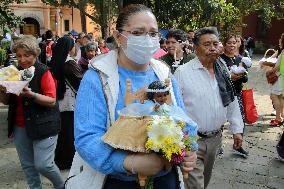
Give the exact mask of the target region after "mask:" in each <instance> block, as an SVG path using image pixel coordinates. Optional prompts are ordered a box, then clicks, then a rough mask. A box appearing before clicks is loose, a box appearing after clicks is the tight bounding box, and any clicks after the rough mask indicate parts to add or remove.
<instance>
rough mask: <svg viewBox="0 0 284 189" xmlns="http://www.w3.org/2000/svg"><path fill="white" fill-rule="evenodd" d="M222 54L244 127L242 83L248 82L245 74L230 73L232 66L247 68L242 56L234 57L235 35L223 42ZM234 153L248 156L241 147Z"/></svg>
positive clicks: (235, 47)
mask: <svg viewBox="0 0 284 189" xmlns="http://www.w3.org/2000/svg"><path fill="white" fill-rule="evenodd" d="M223 44H224V53H223V54H222V55H221V56H220V58H221V61H223V62H224V63H226V65H227V67H228V68H229V70H230V74H231V79H232V82H233V85H234V88H235V92H236V95H237V98H238V102H239V106H240V110H241V114H242V118H243V122H244V125H245V115H244V105H243V100H242V89H243V83H246V82H247V81H248V76H247V73H246V72H244V73H239V74H236V73H234V72H233V71H232V68H233V66H237V67H238V66H243V67H244V68H245V69H247V66H246V65H245V64H243V63H242V58H243V57H242V56H241V55H235V54H236V51H237V50H238V49H237V41H236V36H235V35H230V36H228V37H227V38H225V40H224V43H223ZM233 150H234V153H236V154H238V155H241V156H243V157H245V158H246V157H247V156H248V152H247V151H245V150H244V149H243V148H242V147H241V148H239V149H233Z"/></svg>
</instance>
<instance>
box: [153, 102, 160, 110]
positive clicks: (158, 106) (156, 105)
mask: <svg viewBox="0 0 284 189" xmlns="http://www.w3.org/2000/svg"><path fill="white" fill-rule="evenodd" d="M159 109H160V105H159V104H155V106H154V111H155V112H158V111H159Z"/></svg>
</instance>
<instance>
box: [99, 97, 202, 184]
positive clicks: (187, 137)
mask: <svg viewBox="0 0 284 189" xmlns="http://www.w3.org/2000/svg"><path fill="white" fill-rule="evenodd" d="M163 107H164V108H163ZM162 108H163V109H164V111H162V113H159V112H157V111H154V110H155V104H154V103H147V102H146V103H145V104H140V103H133V104H130V105H128V106H127V107H126V108H124V109H123V110H121V111H120V112H119V114H120V117H119V119H118V120H117V121H116V122H115V123H114V124H113V125H112V126H111V127H110V128H109V129H108V131H107V132H106V134H105V135H104V136H103V137H102V140H103V141H104V142H105V143H107V144H109V145H110V146H112V147H114V148H117V149H123V150H128V151H131V152H143V153H149V152H151V151H154V152H157V153H159V154H161V156H163V157H164V158H166V159H167V160H168V161H169V162H170V163H171V164H172V165H179V164H180V163H181V162H182V161H183V160H184V157H185V154H186V151H196V150H197V149H198V144H197V142H196V141H197V124H196V123H195V122H193V121H192V120H191V119H190V118H189V117H188V116H187V115H186V114H185V113H184V112H183V110H182V109H181V108H179V107H177V106H169V105H167V104H164V105H163V106H162ZM184 176H185V177H186V174H184ZM138 178H139V184H140V186H143V187H144V188H151V187H152V186H153V185H152V184H153V179H152V178H151V177H149V178H147V177H145V176H143V175H138Z"/></svg>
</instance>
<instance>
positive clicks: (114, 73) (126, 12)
mask: <svg viewBox="0 0 284 189" xmlns="http://www.w3.org/2000/svg"><path fill="white" fill-rule="evenodd" d="M113 36H114V38H115V40H116V42H117V44H118V46H119V48H118V49H117V50H115V51H110V52H109V53H108V54H107V55H105V56H101V58H98V59H96V60H95V61H94V62H92V64H91V69H89V70H88V71H87V72H86V74H85V75H84V78H83V80H82V82H81V85H80V89H79V92H78V96H77V106H76V110H75V146H76V150H77V152H78V153H79V155H80V156H81V158H82V159H83V161H82V162H83V163H82V164H81V165H80V161H81V160H80V158H79V157H78V158H74V160H73V165H72V168H71V170H70V174H69V175H70V176H72V174H74V175H76V176H75V177H72V178H71V179H70V180H69V181H68V184H67V188H68V187H69V186H70V188H73V189H74V188H80V187H88V188H96V189H100V188H104V189H111V188H115V189H132V188H133V189H136V188H140V187H139V184H138V183H137V181H136V180H137V174H141V175H145V176H154V177H155V179H154V188H155V189H162V188H167V189H177V188H178V184H179V182H178V179H177V178H178V177H177V173H176V169H175V168H171V169H167V170H165V169H164V167H167V166H168V163H167V162H166V161H165V160H164V158H162V157H161V156H160V155H158V154H156V153H149V154H144V153H129V152H127V151H123V150H116V149H114V148H112V147H110V146H108V145H106V144H104V143H103V142H102V141H101V137H102V136H103V135H104V134H105V132H106V131H107V129H108V127H110V126H111V124H112V123H114V121H115V120H116V119H117V118H118V113H117V111H118V110H121V109H122V108H124V106H125V105H124V96H125V92H126V79H131V82H132V93H135V92H137V93H136V94H138V93H139V90H140V89H142V88H143V87H144V86H147V85H149V84H150V83H151V82H153V81H156V80H164V79H165V78H168V76H169V75H170V69H169V68H168V67H167V65H164V64H163V63H161V62H160V61H158V60H154V59H151V58H152V55H153V54H154V53H155V52H156V50H157V49H158V48H159V37H158V26H157V21H156V18H155V16H154V15H153V13H152V12H151V10H150V9H149V8H147V7H145V6H144V5H139V4H136V5H129V6H127V7H124V9H123V10H122V12H121V13H120V14H119V16H118V19H117V24H116V30H115V31H114V32H113ZM141 49H143V50H141ZM172 86H173V87H172V88H173V90H172V89H171V95H172V97H173V99H172V100H173V101H174V102H177V103H176V104H178V105H179V106H182V107H183V103H182V100H181V96H180V94H179V92H178V88H177V84H176V81H175V80H174V79H172ZM86 94H88V95H86ZM174 97H175V98H174ZM76 155H77V154H76ZM76 155H75V157H76ZM78 162H79V163H78ZM84 162H86V163H84ZM195 162H196V154H195V153H191V155H190V156H188V155H187V156H186V157H185V160H184V162H183V163H182V165H183V166H182V168H183V171H185V172H188V171H189V170H191V169H192V168H193V166H194V164H195ZM82 165H83V166H82ZM76 168H77V169H76ZM80 170H83V171H80ZM86 171H89V173H90V174H87V173H86ZM87 176H89V177H88V178H86V177H87ZM93 177H94V178H93ZM83 179H84V180H83ZM92 181H93V182H92ZM78 182H79V184H78ZM103 183H104V184H103ZM75 184H77V185H78V186H77V187H76V186H75Z"/></svg>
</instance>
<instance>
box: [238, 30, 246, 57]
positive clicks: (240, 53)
mask: <svg viewBox="0 0 284 189" xmlns="http://www.w3.org/2000/svg"><path fill="white" fill-rule="evenodd" d="M235 38H236V44H237V48H236V53H235V55H236V56H242V57H249V52H248V51H247V50H246V48H245V42H244V39H243V38H242V36H240V35H236V37H235Z"/></svg>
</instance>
